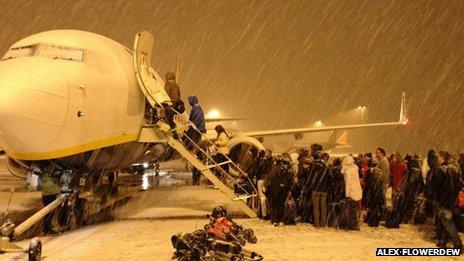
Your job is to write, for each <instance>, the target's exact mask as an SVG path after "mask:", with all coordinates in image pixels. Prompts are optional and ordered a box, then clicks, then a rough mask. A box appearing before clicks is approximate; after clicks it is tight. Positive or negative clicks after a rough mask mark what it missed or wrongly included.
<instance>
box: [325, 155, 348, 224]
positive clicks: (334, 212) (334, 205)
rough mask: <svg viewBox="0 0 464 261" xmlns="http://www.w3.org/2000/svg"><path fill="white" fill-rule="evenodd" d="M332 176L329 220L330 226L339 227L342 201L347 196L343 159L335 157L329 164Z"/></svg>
mask: <svg viewBox="0 0 464 261" xmlns="http://www.w3.org/2000/svg"><path fill="white" fill-rule="evenodd" d="M329 171H330V177H331V180H332V184H331V188H330V190H329V197H328V201H329V207H328V212H329V213H328V217H327V222H328V225H329V227H335V228H337V227H338V224H339V220H340V202H341V201H342V200H343V199H344V198H345V178H344V176H343V174H342V160H341V159H340V158H337V159H334V160H333V163H332V165H330V166H329Z"/></svg>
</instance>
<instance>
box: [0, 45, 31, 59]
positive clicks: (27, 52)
mask: <svg viewBox="0 0 464 261" xmlns="http://www.w3.org/2000/svg"><path fill="white" fill-rule="evenodd" d="M34 49H35V45H30V46H22V47H15V48H11V49H10V50H8V52H7V53H6V54H5V56H4V57H3V59H2V61H4V60H8V59H14V58H19V57H27V56H32V54H33V53H34Z"/></svg>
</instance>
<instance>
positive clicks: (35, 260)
mask: <svg viewBox="0 0 464 261" xmlns="http://www.w3.org/2000/svg"><path fill="white" fill-rule="evenodd" d="M27 256H28V260H29V261H40V259H41V257H42V242H41V241H40V239H38V238H34V239H32V241H31V243H30V244H29V250H28V251H27Z"/></svg>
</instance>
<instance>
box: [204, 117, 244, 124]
mask: <svg viewBox="0 0 464 261" xmlns="http://www.w3.org/2000/svg"><path fill="white" fill-rule="evenodd" d="M246 119H247V118H243V117H220V118H206V119H205V121H206V122H207V123H208V122H219V121H241V120H246Z"/></svg>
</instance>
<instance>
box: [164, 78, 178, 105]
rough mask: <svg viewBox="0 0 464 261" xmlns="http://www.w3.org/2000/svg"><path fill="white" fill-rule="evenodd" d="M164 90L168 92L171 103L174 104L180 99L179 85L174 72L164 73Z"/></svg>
mask: <svg viewBox="0 0 464 261" xmlns="http://www.w3.org/2000/svg"><path fill="white" fill-rule="evenodd" d="M164 90H165V91H166V93H167V94H168V96H169V98H171V102H172V105H173V106H175V104H176V103H178V102H179V101H180V89H179V85H177V83H176V74H175V73H174V72H167V73H166V82H165V83H164Z"/></svg>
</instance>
